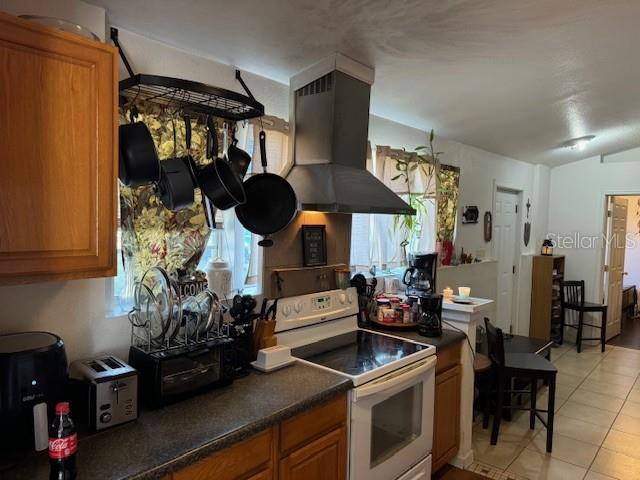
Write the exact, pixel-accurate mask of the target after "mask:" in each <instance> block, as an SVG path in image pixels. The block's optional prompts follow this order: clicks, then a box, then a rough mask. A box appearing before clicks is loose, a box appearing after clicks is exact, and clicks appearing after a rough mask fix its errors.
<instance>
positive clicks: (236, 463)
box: [173, 428, 273, 480]
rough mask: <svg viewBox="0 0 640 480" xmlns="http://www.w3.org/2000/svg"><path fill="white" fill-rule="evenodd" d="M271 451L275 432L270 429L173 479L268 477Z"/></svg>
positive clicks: (205, 479) (180, 472)
mask: <svg viewBox="0 0 640 480" xmlns="http://www.w3.org/2000/svg"><path fill="white" fill-rule="evenodd" d="M272 448H273V429H271V428H270V429H268V430H265V431H264V432H262V433H258V434H257V435H254V436H253V437H251V438H249V439H248V440H245V441H243V442H240V443H238V444H236V445H234V446H232V447H229V448H226V449H224V450H221V451H219V452H216V453H214V454H213V455H211V456H210V457H208V458H205V459H203V460H200V461H199V462H196V463H194V464H193V465H190V466H188V467H186V468H183V469H182V470H178V471H177V472H175V473H174V474H173V480H233V479H238V478H254V477H252V475H253V474H256V475H258V476H257V477H255V478H266V477H264V470H269V468H270V461H271V451H272ZM261 467H262V470H261ZM260 475H263V476H262V477H261V476H260Z"/></svg>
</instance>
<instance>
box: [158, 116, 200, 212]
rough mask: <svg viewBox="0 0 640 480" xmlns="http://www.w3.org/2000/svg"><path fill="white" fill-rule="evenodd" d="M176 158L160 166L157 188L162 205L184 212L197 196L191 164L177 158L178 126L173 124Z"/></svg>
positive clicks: (188, 143) (188, 139)
mask: <svg viewBox="0 0 640 480" xmlns="http://www.w3.org/2000/svg"><path fill="white" fill-rule="evenodd" d="M188 130H189V135H188V138H187V149H189V148H190V143H191V138H190V137H191V135H190V124H189V129H188ZM173 145H174V158H170V159H168V160H163V161H162V162H161V164H160V169H161V175H160V181H159V182H158V184H157V186H156V188H157V192H158V196H159V197H160V201H161V202H162V204H163V205H164V206H165V207H166V208H168V209H169V210H172V211H177V210H182V209H183V208H187V207H189V206H190V205H191V204H193V201H194V199H195V194H194V190H193V178H192V173H191V169H190V164H189V162H186V161H185V159H184V158H177V157H176V156H175V148H176V125H175V122H174V123H173Z"/></svg>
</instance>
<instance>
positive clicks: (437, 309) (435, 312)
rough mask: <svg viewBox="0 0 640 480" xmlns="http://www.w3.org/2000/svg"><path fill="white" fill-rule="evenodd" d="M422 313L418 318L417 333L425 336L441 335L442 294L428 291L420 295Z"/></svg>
mask: <svg viewBox="0 0 640 480" xmlns="http://www.w3.org/2000/svg"><path fill="white" fill-rule="evenodd" d="M419 300H420V308H421V310H422V315H421V316H420V319H419V320H418V333H420V335H423V336H425V337H439V336H441V335H442V295H440V294H438V293H428V294H425V295H422V296H421V297H420V299H419Z"/></svg>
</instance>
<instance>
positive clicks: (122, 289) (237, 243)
mask: <svg viewBox="0 0 640 480" xmlns="http://www.w3.org/2000/svg"><path fill="white" fill-rule="evenodd" d="M147 119H149V121H150V122H153V121H154V120H157V119H156V118H154V117H153V116H152V115H149V116H148V117H146V118H145V119H144V120H145V122H146V121H147ZM237 127H238V128H237V131H236V138H237V139H238V147H240V148H242V149H243V150H245V151H247V152H250V153H251V155H252V163H251V166H250V169H249V172H248V174H247V175H251V174H253V173H254V172H256V173H261V172H262V167H261V166H260V151H259V143H258V133H259V131H260V128H261V123H260V121H259V120H258V121H251V122H245V123H243V124H238V125H237ZM262 127H263V128H264V130H265V132H266V134H267V144H266V146H267V158H268V162H269V165H268V168H269V171H270V172H274V173H280V172H282V171H283V169H284V168H285V167H286V159H287V158H288V131H289V128H288V124H287V122H285V121H283V120H281V119H277V118H273V117H265V118H263V119H262ZM150 130H151V132H152V136H154V140H156V142H157V144H159V143H160V142H162V141H163V140H164V141H165V142H166V132H164V133H163V132H161V133H159V134H158V135H159V137H158V138H156V137H155V132H154V130H153V129H152V127H150ZM169 130H170V129H169ZM170 133H171V135H172V132H170ZM178 134H179V135H178V143H180V134H181V131H180V130H178ZM163 135H164V136H163ZM194 143H195V144H196V146H197V145H198V137H197V129H196V128H194ZM171 148H172V147H171ZM178 155H180V152H178ZM162 158H164V157H162ZM143 188H144V187H143ZM130 190H131V189H126V187H122V191H123V193H121V195H124V196H125V197H126V196H127V195H129V196H130ZM129 200H130V198H127V201H129ZM196 203H198V202H196ZM194 208H196V209H197V208H199V207H198V206H194ZM119 211H120V209H119ZM124 211H125V212H126V211H127V210H126V208H125V210H124ZM126 215H128V214H125V216H126ZM127 218H129V217H128V216H127ZM127 221H129V222H131V220H127ZM133 221H134V222H136V223H135V225H136V226H138V231H136V230H135V229H133V228H128V229H127V228H126V226H125V228H120V227H119V228H118V237H117V238H118V242H117V246H118V253H117V254H118V263H119V265H118V275H117V277H115V278H114V279H109V280H108V281H107V299H108V300H109V302H108V303H109V310H110V313H111V314H112V315H122V314H124V313H126V312H128V311H129V309H130V308H131V306H132V303H133V291H134V286H135V281H136V279H137V278H136V275H137V273H136V269H135V266H134V268H129V269H127V268H126V267H127V266H128V265H127V264H129V265H132V264H134V262H132V261H131V260H130V258H131V255H129V257H127V253H130V252H127V248H126V246H125V252H124V253H125V255H123V238H127V235H129V237H131V232H132V231H133V232H134V234H133V236H134V237H136V239H135V241H139V240H142V242H144V240H145V237H146V236H149V235H151V232H147V231H144V232H140V231H139V230H140V229H141V228H140V223H139V222H138V219H135V218H134V220H133ZM118 224H119V225H120V218H118ZM215 224H216V227H217V228H212V229H211V231H210V234H209V236H208V239H206V237H203V240H202V241H204V242H206V243H205V245H204V251H203V253H202V256H201V257H200V260H199V262H198V266H197V270H200V271H205V267H206V265H207V263H208V262H209V261H210V260H215V259H216V258H222V259H224V260H225V261H227V262H228V263H229V265H230V267H231V270H232V290H231V292H216V293H218V294H219V295H220V296H226V297H228V296H231V295H233V294H234V293H236V292H238V291H243V292H244V293H252V294H255V293H259V292H260V290H261V281H262V278H261V266H262V248H260V247H259V246H258V241H259V240H260V238H261V237H260V236H257V235H254V234H252V233H251V232H249V231H247V230H245V229H244V228H243V227H242V225H241V224H240V222H239V221H238V220H237V218H236V215H235V211H234V209H229V210H226V211H216V213H215ZM129 226H131V225H129ZM147 226H148V227H149V228H151V229H156V230H160V231H159V232H153V233H154V234H155V235H156V237H160V236H163V235H164V236H166V235H167V233H166V229H165V230H162V229H161V228H160V227H158V226H154V225H153V224H151V225H149V222H146V223H143V224H142V229H145V228H146V227H147ZM141 237H142V238H141ZM185 240H189V239H185V238H183V237H181V236H180V235H176V241H175V242H174V243H181V242H184V241H185ZM128 241H129V243H131V240H130V239H129V240H128ZM145 244H148V243H145ZM125 245H127V241H125ZM200 245H202V244H200ZM178 246H179V247H181V246H182V245H178ZM200 248H202V247H200ZM144 254H146V252H143V255H144ZM167 256H168V255H167ZM125 259H127V260H128V262H127V261H126V260H125ZM145 260H146V263H145V265H146V266H145V267H144V268H140V269H138V273H139V272H142V273H143V271H144V269H146V268H147V267H148V265H149V259H148V258H145ZM138 263H142V262H138ZM140 274H141V273H140Z"/></svg>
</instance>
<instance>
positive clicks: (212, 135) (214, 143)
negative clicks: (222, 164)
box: [207, 116, 218, 158]
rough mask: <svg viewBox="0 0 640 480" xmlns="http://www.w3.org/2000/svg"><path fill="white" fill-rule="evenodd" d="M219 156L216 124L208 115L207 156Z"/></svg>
mask: <svg viewBox="0 0 640 480" xmlns="http://www.w3.org/2000/svg"><path fill="white" fill-rule="evenodd" d="M217 156H218V134H217V132H216V124H215V122H214V121H213V119H212V118H211V116H207V158H213V157H217Z"/></svg>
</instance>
